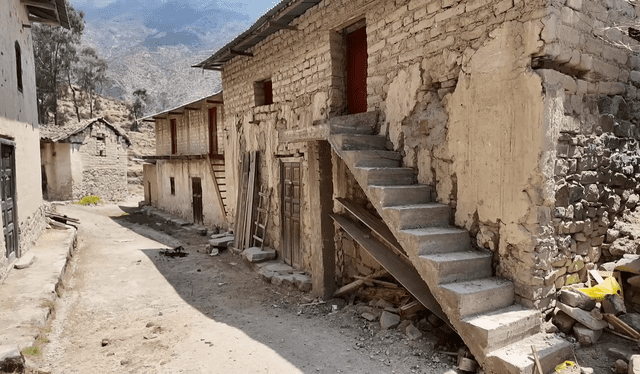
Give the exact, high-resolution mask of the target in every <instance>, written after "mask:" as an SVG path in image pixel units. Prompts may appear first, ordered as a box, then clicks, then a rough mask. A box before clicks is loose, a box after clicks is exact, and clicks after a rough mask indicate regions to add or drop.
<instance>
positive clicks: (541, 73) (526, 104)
mask: <svg viewBox="0 0 640 374" xmlns="http://www.w3.org/2000/svg"><path fill="white" fill-rule="evenodd" d="M620 17H622V18H620ZM625 17H627V18H628V19H631V18H634V17H635V9H634V8H633V7H632V6H630V5H629V4H628V3H626V2H624V1H622V0H611V1H595V0H593V1H587V0H582V1H580V0H566V1H531V2H524V1H518V0H503V1H490V0H476V1H456V0H442V1H429V0H413V1H365V0H360V1H348V2H345V1H336V2H321V3H320V4H319V5H318V6H317V7H314V8H312V9H311V10H310V11H308V12H307V13H305V14H304V15H303V16H301V17H299V18H298V19H296V20H295V21H293V22H292V25H294V26H296V27H297V28H298V30H296V31H290V30H283V31H280V32H278V33H276V34H274V35H272V36H270V37H268V38H267V39H266V40H265V41H264V42H262V43H260V44H258V45H257V46H256V47H254V48H253V49H252V50H251V52H252V53H253V57H245V56H240V57H236V58H235V59H233V60H231V61H230V62H229V63H227V64H226V65H225V68H224V72H223V82H224V90H225V97H226V98H227V100H226V101H225V107H226V113H227V115H226V117H225V122H224V131H225V134H224V139H225V141H226V143H225V146H226V147H227V150H228V152H230V154H231V155H232V157H230V158H229V161H228V162H230V163H228V165H227V166H228V170H227V176H228V178H230V179H229V185H230V186H235V185H237V182H238V175H239V174H238V169H237V166H235V169H234V165H237V164H238V163H237V160H238V159H239V157H241V154H242V153H243V152H246V151H250V150H259V151H260V152H261V156H262V157H263V158H262V161H261V169H260V172H261V175H262V177H261V178H262V182H266V183H268V184H269V186H271V187H275V186H278V184H279V183H280V180H279V179H280V173H279V161H278V159H279V157H289V156H297V157H301V159H302V160H303V175H307V176H308V175H310V174H312V172H313V171H312V170H308V166H307V164H306V163H305V162H306V161H305V158H306V157H307V154H308V149H307V146H306V145H305V144H290V143H288V144H286V143H281V142H280V141H279V139H278V131H280V130H291V129H299V128H304V127H307V126H312V125H313V123H314V121H317V120H322V119H326V118H328V117H332V116H338V115H343V114H345V99H344V96H345V95H344V86H345V77H344V74H343V71H344V69H343V68H344V59H345V55H344V50H345V46H344V35H343V32H342V31H343V30H344V29H345V28H347V27H348V26H349V25H352V24H356V23H360V24H362V25H366V30H367V44H368V78H367V93H368V110H370V111H373V110H375V111H378V112H379V113H380V117H379V121H378V124H377V127H378V129H379V132H380V134H382V135H385V136H387V137H388V139H389V141H390V142H389V148H392V149H394V150H397V151H399V152H401V154H402V155H403V163H404V164H405V165H406V166H410V167H413V168H415V169H416V174H417V179H418V181H419V182H420V183H423V184H427V185H430V186H432V187H433V189H434V191H435V193H434V195H435V196H434V197H435V200H436V201H437V202H440V203H444V204H449V205H450V206H451V207H452V208H453V209H454V222H452V223H453V224H455V225H456V226H459V227H464V228H466V229H468V230H469V231H470V233H471V235H472V237H474V239H475V240H474V243H476V244H477V245H478V246H479V247H482V248H486V249H488V250H491V251H493V252H494V254H495V256H494V259H495V261H494V266H495V271H496V274H497V275H499V276H503V277H506V278H509V279H512V280H513V281H514V282H515V285H516V294H517V297H518V299H519V301H521V302H522V303H524V304H525V305H528V306H532V307H536V308H540V309H547V310H548V309H550V308H551V307H552V306H553V300H554V297H555V291H557V289H558V287H560V286H561V283H563V282H565V281H566V279H567V278H568V275H567V274H568V273H571V272H572V271H576V269H577V268H578V267H580V266H579V265H578V266H574V264H575V263H576V260H577V262H578V263H579V262H580V260H585V258H588V260H587V261H586V262H587V263H589V262H591V263H594V262H595V261H596V260H599V259H602V258H605V257H607V256H608V255H609V254H612V253H611V250H612V248H613V251H614V252H618V250H617V249H616V248H619V247H621V246H622V245H623V241H624V240H626V239H631V237H630V235H629V234H628V233H627V231H625V230H620V229H617V228H616V227H619V226H620V225H619V224H618V226H616V222H617V218H616V217H622V216H624V211H625V209H631V208H630V207H631V206H633V204H634V202H635V201H636V200H637V194H636V191H635V190H634V189H633V188H631V187H630V186H631V184H633V182H634V178H635V177H634V176H633V175H634V173H635V172H637V169H636V167H637V166H636V165H637V162H636V161H634V160H635V158H634V156H633V154H634V152H636V148H634V147H635V144H636V143H635V140H633V139H632V138H633V136H625V135H624V134H627V133H633V132H634V131H635V127H634V126H636V124H635V123H634V117H633V116H634V115H633V111H634V108H635V107H634V105H636V104H635V100H636V96H637V95H638V94H637V89H636V87H635V85H634V82H635V80H637V81H638V83H640V72H636V71H635V68H636V62H635V61H636V60H635V59H634V58H628V56H629V55H630V53H629V51H626V50H624V49H622V48H619V47H616V46H614V45H613V44H612V41H616V40H617V41H620V42H622V43H628V44H633V43H636V42H635V41H632V40H630V39H629V38H628V37H625V36H624V35H622V34H621V33H620V32H617V31H616V30H613V31H612V30H611V29H607V26H612V25H613V22H614V21H615V20H618V19H625ZM267 79H271V80H272V83H273V97H274V104H272V105H266V106H260V105H259V104H260V103H259V102H257V101H256V100H257V97H258V95H257V94H256V90H257V89H258V88H259V85H256V82H261V81H264V80H267ZM634 79H635V80H634ZM257 87H258V88H257ZM620 108H623V109H622V110H621V109H620ZM624 108H628V110H627V114H624V113H625V109H624ZM612 112H615V113H612ZM621 113H622V114H621ZM603 118H604V119H603ZM602 121H604V122H606V123H607V125H606V126H608V127H607V128H608V129H614V130H615V129H617V130H615V131H613V130H612V131H608V130H607V131H603V130H597V129H596V128H597V126H596V125H598V126H600V128H602V126H601V125H600V122H602ZM607 121H608V122H607ZM590 123H591V124H590ZM567 127H570V128H571V129H572V130H570V131H566V128H567ZM616 131H617V133H616ZM561 149H562V150H564V149H566V151H564V153H562V152H561V151H560V150H561ZM605 149H608V151H605ZM608 153H610V154H609V155H607V154H608ZM583 155H586V157H584V158H583V157H582V156H583ZM605 155H607V156H605ZM334 157H335V156H334ZM603 158H605V159H606V160H603ZM593 159H595V161H588V160H593ZM231 160H236V161H231ZM586 163H589V165H586ZM612 165H614V166H615V167H614V166H612ZM630 166H632V168H630ZM333 168H334V194H335V195H336V196H346V197H351V198H355V199H358V197H363V196H360V195H358V193H357V191H355V188H351V187H349V185H350V183H354V182H353V181H350V180H349V177H348V176H346V174H345V173H344V169H345V168H344V166H343V165H342V166H341V165H340V164H339V162H338V161H335V160H334V165H333ZM632 169H633V171H632ZM336 170H338V171H336ZM340 170H342V172H340ZM605 170H608V171H606V172H605ZM585 173H586V174H585ZM603 173H604V174H603ZM594 174H595V179H594ZM601 174H603V175H606V176H605V177H602V176H600V175H601ZM583 177H584V178H585V179H584V181H583V179H582V178H583ZM623 177H624V178H623ZM342 178H345V179H342ZM603 178H604V179H603ZM625 178H626V179H625ZM339 184H343V185H341V186H339ZM634 186H635V185H634ZM634 188H635V187H634ZM277 190H278V189H277V188H274V191H276V194H275V195H274V198H273V199H272V207H271V209H272V211H273V212H276V213H275V215H274V216H273V217H272V219H273V221H272V222H273V225H272V226H271V231H270V234H269V236H270V238H271V240H272V242H271V243H272V245H273V246H274V247H275V248H277V247H278V245H279V244H280V240H279V239H278V238H279V237H280V231H279V230H280V223H279V222H280V217H279V214H280V213H279V209H280V206H279V201H280V197H279V196H278V193H279V192H277ZM349 190H352V191H351V192H349ZM230 191H232V192H231V194H230V196H231V197H232V199H231V200H232V201H233V200H234V199H235V195H236V193H237V192H236V191H233V190H232V189H231V188H230ZM304 191H306V193H305V192H304ZM596 191H597V194H596ZM587 192H589V193H590V194H589V195H587ZM565 193H566V194H568V197H565V195H564V194H565ZM305 195H306V196H310V194H309V191H307V190H303V201H304V199H305ZM587 196H588V198H587ZM615 196H617V197H615ZM610 204H611V205H612V206H610ZM232 206H233V207H235V202H234V203H232ZM570 206H571V207H570ZM304 207H305V203H304V202H303V210H302V212H303V213H302V214H303V228H302V231H303V238H302V241H301V242H302V243H303V246H304V247H305V249H304V250H303V252H304V253H305V254H306V255H307V256H310V253H311V252H310V250H309V248H310V246H309V245H308V244H306V243H308V242H314V241H318V240H320V239H321V238H320V237H318V231H317V230H314V228H313V226H314V225H313V223H314V222H313V218H305V217H304V215H306V214H309V213H310V212H309V209H308V208H307V209H305V208H304ZM576 211H578V212H579V213H578V215H577V216H576ZM614 211H615V212H614ZM571 214H573V215H571ZM234 215H235V212H232V216H234ZM589 215H592V217H590V216H589ZM605 216H606V219H604V218H603V217H605ZM576 217H578V218H579V219H577V218H576ZM587 219H589V220H590V221H587ZM587 222H589V223H588V225H587ZM567 225H568V226H569V229H568V230H569V231H572V230H573V232H566V228H565V227H566V226H567ZM587 227H588V228H587ZM605 227H606V230H605ZM578 228H580V229H578ZM585 230H586V231H585ZM609 230H611V231H609ZM616 235H617V237H616ZM600 241H602V243H600ZM337 242H338V243H337V244H336V246H337V251H338V254H340V253H350V255H349V256H350V257H349V258H353V259H355V262H359V264H355V262H354V264H355V265H354V264H351V263H349V265H347V268H348V267H349V266H351V270H349V271H351V272H355V271H358V272H361V273H367V272H369V271H371V269H370V268H369V266H366V267H367V269H365V268H364V267H363V266H360V265H363V264H366V263H367V262H368V261H367V259H365V258H362V256H361V255H360V254H358V253H357V251H356V250H357V248H356V247H355V246H354V244H353V243H352V242H351V241H350V240H349V239H346V238H344V236H342V235H340V234H338V238H337ZM580 243H582V244H580ZM584 243H588V244H584ZM614 243H615V244H614ZM574 244H575V245H574ZM587 246H588V247H589V248H587ZM578 247H579V248H580V249H578ZM352 248H355V249H352ZM572 248H574V250H572ZM594 248H598V249H594ZM625 248H626V247H625ZM598 251H600V252H598ZM596 252H598V253H603V255H604V256H601V255H598V254H597V253H596ZM578 253H583V254H578ZM578 256H581V257H578ZM345 259H347V258H346V257H345ZM562 261H564V263H562ZM347 263H348V262H347V261H345V264H347ZM554 265H555V266H554ZM309 266H312V264H311V263H310V262H309ZM358 266H360V267H361V268H360V270H353V269H357V268H358ZM589 266H594V265H589ZM563 272H564V273H563ZM581 274H584V271H582V273H581ZM563 284H564V283H563Z"/></svg>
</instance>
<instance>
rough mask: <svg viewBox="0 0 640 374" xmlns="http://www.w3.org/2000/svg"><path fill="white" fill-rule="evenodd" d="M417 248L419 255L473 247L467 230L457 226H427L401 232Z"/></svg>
mask: <svg viewBox="0 0 640 374" xmlns="http://www.w3.org/2000/svg"><path fill="white" fill-rule="evenodd" d="M399 236H402V237H403V238H405V239H406V240H407V242H408V243H410V245H411V247H413V248H415V249H416V251H417V252H418V255H427V254H432V253H447V252H459V251H464V250H467V249H469V248H471V239H470V238H469V232H468V231H467V230H463V229H459V228H456V227H425V228H420V229H409V230H402V231H400V232H399Z"/></svg>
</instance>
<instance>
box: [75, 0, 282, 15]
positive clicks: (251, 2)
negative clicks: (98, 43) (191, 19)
mask: <svg viewBox="0 0 640 374" xmlns="http://www.w3.org/2000/svg"><path fill="white" fill-rule="evenodd" d="M115 1H116V0H70V3H71V5H73V6H74V7H75V8H77V9H82V8H83V7H84V6H95V7H98V8H101V7H105V6H107V5H109V4H111V3H113V2H115ZM119 1H127V0H119ZM154 1H157V2H159V3H160V2H165V1H166V0H154ZM188 1H189V2H192V3H193V2H195V3H198V2H211V0H188ZM217 2H218V6H220V7H221V8H224V9H228V10H235V11H237V12H239V13H243V14H247V15H248V16H249V17H251V19H252V20H256V19H258V18H259V17H260V16H262V15H263V14H264V13H266V12H267V11H268V10H269V9H271V8H273V7H274V6H275V5H276V4H278V3H279V2H280V1H279V0H231V1H227V0H218V1H217Z"/></svg>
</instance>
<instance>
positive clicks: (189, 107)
mask: <svg viewBox="0 0 640 374" xmlns="http://www.w3.org/2000/svg"><path fill="white" fill-rule="evenodd" d="M184 109H186V110H200V108H194V107H191V106H186V107H184Z"/></svg>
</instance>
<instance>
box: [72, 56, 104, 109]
mask: <svg viewBox="0 0 640 374" xmlns="http://www.w3.org/2000/svg"><path fill="white" fill-rule="evenodd" d="M107 67H108V64H107V61H105V60H104V59H102V58H100V57H99V56H98V53H97V52H96V51H95V49H93V48H83V49H82V50H81V51H80V55H79V59H78V63H77V65H76V67H75V71H76V78H77V82H78V85H79V86H80V88H82V90H83V91H84V92H85V94H86V95H88V96H89V113H90V117H91V118H93V108H94V103H95V100H96V94H97V92H98V91H101V90H102V87H104V85H105V83H106V81H107ZM78 120H79V119H78Z"/></svg>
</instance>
